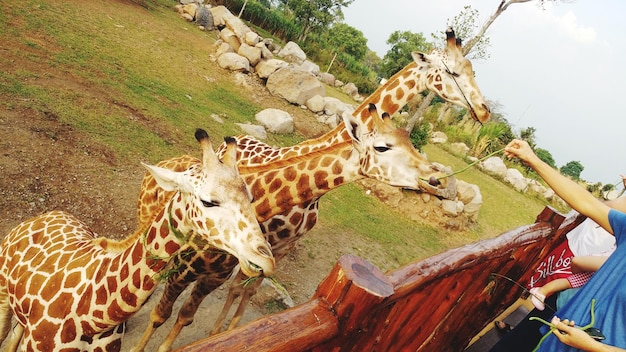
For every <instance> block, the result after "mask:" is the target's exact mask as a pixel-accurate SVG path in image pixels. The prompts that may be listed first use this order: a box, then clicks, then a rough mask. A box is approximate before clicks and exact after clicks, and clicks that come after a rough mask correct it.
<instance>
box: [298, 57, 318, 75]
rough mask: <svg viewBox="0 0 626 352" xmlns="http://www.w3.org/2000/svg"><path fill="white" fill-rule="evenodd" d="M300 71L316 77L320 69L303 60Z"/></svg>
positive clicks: (314, 64)
mask: <svg viewBox="0 0 626 352" xmlns="http://www.w3.org/2000/svg"><path fill="white" fill-rule="evenodd" d="M300 69H301V70H303V71H307V72H311V73H312V74H314V75H315V76H316V77H317V76H319V75H320V67H319V66H318V65H317V64H316V63H313V62H311V61H309V60H305V61H304V62H303V63H302V64H300Z"/></svg>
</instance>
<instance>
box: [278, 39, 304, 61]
mask: <svg viewBox="0 0 626 352" xmlns="http://www.w3.org/2000/svg"><path fill="white" fill-rule="evenodd" d="M278 56H280V57H281V58H282V59H283V60H285V61H287V62H290V63H294V64H298V65H300V64H302V63H303V62H304V60H306V54H305V53H304V51H303V50H302V49H301V48H300V47H299V46H298V44H296V43H294V42H288V43H287V44H285V46H284V47H283V48H282V49H280V51H279V52H278Z"/></svg>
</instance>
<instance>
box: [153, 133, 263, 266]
mask: <svg viewBox="0 0 626 352" xmlns="http://www.w3.org/2000/svg"><path fill="white" fill-rule="evenodd" d="M196 139H197V140H198V141H199V142H200V145H201V147H202V152H203V157H202V163H201V164H200V163H197V164H193V165H192V166H191V167H189V169H187V170H186V171H183V172H176V171H172V170H169V169H165V168H161V167H157V166H151V165H145V164H144V165H145V166H146V168H148V170H149V171H150V173H151V174H152V176H153V177H154V179H155V180H156V181H157V182H158V184H159V186H161V187H162V188H163V189H164V190H165V191H167V192H177V194H175V195H174V196H173V197H172V199H176V198H178V199H180V200H181V203H182V204H184V205H185V209H172V210H170V214H169V216H171V217H172V219H170V221H171V222H175V223H176V224H177V225H178V231H177V232H178V233H179V234H192V235H193V236H195V237H197V238H199V239H202V240H204V241H206V242H207V243H208V245H210V246H213V247H215V248H217V249H220V250H224V251H226V252H228V253H230V254H232V255H233V256H235V257H237V259H239V264H240V266H241V270H242V271H243V272H244V273H245V274H246V275H247V276H250V277H254V276H259V275H261V274H264V275H271V274H272V273H273V272H274V266H275V262H274V257H273V255H272V252H271V247H270V245H269V243H268V242H267V240H266V239H265V237H264V235H263V233H262V232H261V228H260V226H259V224H258V222H257V220H256V214H255V212H254V209H253V207H252V195H251V194H250V192H249V191H248V189H247V188H246V185H245V184H244V182H243V180H242V179H241V177H240V176H239V171H238V169H237V165H236V153H237V150H236V149H237V147H236V144H237V143H236V141H235V139H234V138H230V137H227V138H225V141H226V144H227V146H226V151H225V153H224V157H223V158H222V160H219V159H218V157H217V155H216V154H215V152H214V151H213V148H212V147H211V142H210V140H209V136H208V134H207V133H206V132H205V131H204V130H201V129H198V130H197V131H196Z"/></svg>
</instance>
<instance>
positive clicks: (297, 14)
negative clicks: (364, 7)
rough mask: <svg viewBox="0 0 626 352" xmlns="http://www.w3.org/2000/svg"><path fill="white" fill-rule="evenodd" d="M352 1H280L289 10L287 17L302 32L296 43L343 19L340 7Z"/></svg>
mask: <svg viewBox="0 0 626 352" xmlns="http://www.w3.org/2000/svg"><path fill="white" fill-rule="evenodd" d="M353 1H354V0H281V2H282V3H284V4H285V7H287V8H288V10H289V17H290V18H292V19H293V20H294V22H296V23H298V24H299V26H300V28H302V31H301V32H300V35H299V36H298V41H300V42H304V41H306V39H307V37H308V35H309V34H311V33H315V34H321V33H322V32H323V31H325V30H327V29H328V28H329V27H330V25H331V24H332V23H334V22H336V21H339V20H342V19H343V11H342V10H341V8H342V7H346V6H348V5H350V4H351V3H352V2H353Z"/></svg>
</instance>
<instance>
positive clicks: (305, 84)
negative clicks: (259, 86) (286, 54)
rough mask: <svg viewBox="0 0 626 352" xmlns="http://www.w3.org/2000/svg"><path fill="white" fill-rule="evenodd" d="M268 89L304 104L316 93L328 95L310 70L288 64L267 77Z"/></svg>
mask: <svg viewBox="0 0 626 352" xmlns="http://www.w3.org/2000/svg"><path fill="white" fill-rule="evenodd" d="M266 86H267V89H268V90H269V91H270V93H272V94H274V95H278V96H280V97H282V98H284V99H286V100H287V101H289V102H290V103H292V104H298V105H304V104H305V103H306V101H307V100H309V99H310V98H311V97H313V96H315V95H321V96H325V95H326V90H325V89H324V86H322V84H321V83H320V81H318V80H317V78H316V77H315V75H313V74H312V73H310V72H305V71H302V70H298V69H295V68H294V67H293V66H291V65H290V66H287V67H283V68H280V69H278V70H276V72H274V73H272V74H271V75H270V76H269V77H268V78H267V83H266Z"/></svg>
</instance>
